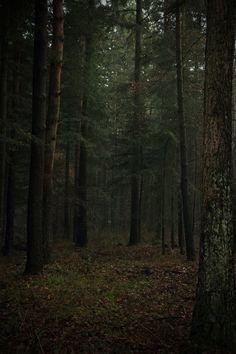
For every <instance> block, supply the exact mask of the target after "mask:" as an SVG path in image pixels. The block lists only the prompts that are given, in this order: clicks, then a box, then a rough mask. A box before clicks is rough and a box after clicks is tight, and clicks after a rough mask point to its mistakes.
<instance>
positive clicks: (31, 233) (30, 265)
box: [25, 0, 48, 274]
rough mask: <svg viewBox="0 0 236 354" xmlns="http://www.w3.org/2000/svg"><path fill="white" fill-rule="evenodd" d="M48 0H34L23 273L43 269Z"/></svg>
mask: <svg viewBox="0 0 236 354" xmlns="http://www.w3.org/2000/svg"><path fill="white" fill-rule="evenodd" d="M47 17H48V2H47V0H35V30H34V68H33V93H32V140H31V162H30V180H29V196H28V220H27V222H28V223H27V262H26V270H25V272H26V273H30V274H37V273H39V272H41V271H42V268H43V235H42V221H43V219H42V206H43V181H44V142H45V123H46V79H47V75H46V74H47V46H48V41H47Z"/></svg>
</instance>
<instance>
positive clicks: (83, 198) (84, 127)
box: [74, 0, 95, 247]
mask: <svg viewBox="0 0 236 354" xmlns="http://www.w3.org/2000/svg"><path fill="white" fill-rule="evenodd" d="M94 9H95V1H94V0H89V2H88V19H87V30H86V33H85V38H84V63H82V71H83V81H84V83H85V87H84V91H83V94H82V100H81V113H82V114H81V136H82V139H81V141H80V147H79V148H78V151H79V155H80V156H79V168H78V167H77V176H76V178H77V181H76V182H75V184H76V188H77V195H76V208H75V223H74V225H75V231H74V237H75V243H76V245H77V246H79V247H86V246H87V244H88V236H87V163H88V162H87V155H88V153H87V141H86V140H87V139H88V109H87V106H88V100H89V93H90V92H89V91H90V90H89V83H90V75H91V59H92V39H93V38H92V32H93V16H94ZM82 52H83V50H82ZM82 55H83V54H82Z"/></svg>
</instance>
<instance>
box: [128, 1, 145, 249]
mask: <svg viewBox="0 0 236 354" xmlns="http://www.w3.org/2000/svg"><path fill="white" fill-rule="evenodd" d="M141 30H142V0H136V27H135V58H134V113H133V118H132V131H133V136H132V144H133V151H132V175H131V221H130V238H129V245H136V244H138V243H139V242H140V238H141V234H140V232H141V230H140V226H141V204H140V202H141V197H140V194H141V172H140V168H141V166H140V164H141V145H140V121H141V92H140V75H141V34H142V31H141Z"/></svg>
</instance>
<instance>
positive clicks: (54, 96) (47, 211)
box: [43, 0, 64, 262]
mask: <svg viewBox="0 0 236 354" xmlns="http://www.w3.org/2000/svg"><path fill="white" fill-rule="evenodd" d="M63 48H64V11H63V0H53V42H52V57H51V67H50V81H49V99H48V113H47V121H46V140H45V142H46V146H45V167H44V190H43V253H44V262H48V261H49V259H50V239H51V236H52V212H53V164H54V155H55V148H56V138H57V126H58V120H59V115H60V98H61V69H62V60H63Z"/></svg>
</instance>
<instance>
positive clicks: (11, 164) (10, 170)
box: [3, 52, 21, 255]
mask: <svg viewBox="0 0 236 354" xmlns="http://www.w3.org/2000/svg"><path fill="white" fill-rule="evenodd" d="M16 61H17V64H16V65H15V68H14V72H13V73H14V83H13V86H14V87H13V95H12V96H13V98H12V100H11V102H10V112H9V113H10V114H9V118H10V120H11V129H10V138H11V139H13V140H15V139H16V138H17V136H16V131H15V126H14V124H15V122H16V119H17V117H18V112H19V94H20V64H21V53H20V52H19V53H17V55H16ZM7 150H8V151H7V154H8V163H7V174H6V176H7V183H6V185H7V191H6V229H5V242H4V246H3V253H4V255H9V254H10V253H11V252H12V248H13V241H14V221H15V164H16V156H15V150H14V147H13V148H12V147H11V146H10V147H9V148H8V149H7Z"/></svg>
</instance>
